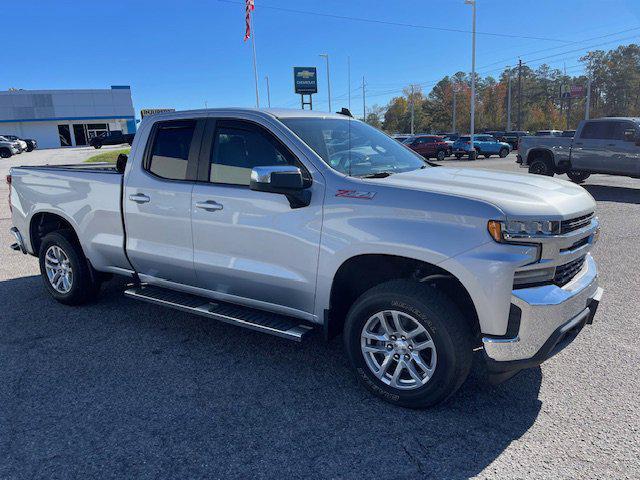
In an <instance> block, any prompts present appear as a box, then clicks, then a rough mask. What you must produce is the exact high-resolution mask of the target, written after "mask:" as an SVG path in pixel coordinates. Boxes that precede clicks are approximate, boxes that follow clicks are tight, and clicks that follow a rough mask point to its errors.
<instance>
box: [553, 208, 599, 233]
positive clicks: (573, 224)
mask: <svg viewBox="0 0 640 480" xmlns="http://www.w3.org/2000/svg"><path fill="white" fill-rule="evenodd" d="M592 218H593V212H591V213H589V214H587V215H582V216H581V217H576V218H571V219H569V220H562V222H560V233H561V234H565V233H569V232H573V231H574V230H578V229H580V228H582V227H586V226H587V225H589V223H590V222H591V219H592Z"/></svg>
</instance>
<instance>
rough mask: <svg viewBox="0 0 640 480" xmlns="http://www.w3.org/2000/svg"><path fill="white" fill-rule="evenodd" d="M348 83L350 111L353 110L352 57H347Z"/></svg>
mask: <svg viewBox="0 0 640 480" xmlns="http://www.w3.org/2000/svg"><path fill="white" fill-rule="evenodd" d="M347 83H348V84H349V111H351V57H347Z"/></svg>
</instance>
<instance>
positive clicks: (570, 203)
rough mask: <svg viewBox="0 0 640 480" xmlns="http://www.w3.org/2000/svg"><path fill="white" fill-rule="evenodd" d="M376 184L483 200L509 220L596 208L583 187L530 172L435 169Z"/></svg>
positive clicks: (573, 214)
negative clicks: (500, 211) (496, 208)
mask: <svg viewBox="0 0 640 480" xmlns="http://www.w3.org/2000/svg"><path fill="white" fill-rule="evenodd" d="M376 183H379V184H384V185H387V186H393V187H397V188H403V189H410V190H420V191H428V192H435V193H443V194H447V195H455V196H460V197H465V198H473V199H476V200H481V201H484V202H488V203H490V204H493V205H495V206H496V207H498V208H499V209H500V210H502V211H503V212H504V213H505V215H506V216H507V217H509V218H516V217H518V218H539V217H543V218H551V217H554V219H558V220H560V219H567V218H572V217H576V216H579V215H582V214H586V213H590V212H593V211H594V210H595V208H596V203H595V201H594V199H593V197H592V196H591V195H590V194H589V192H587V191H586V190H585V189H584V188H582V187H580V186H578V185H575V184H573V183H571V182H568V181H565V180H560V179H557V178H552V177H544V176H541V175H532V174H528V173H527V174H521V173H507V172H499V171H495V170H483V169H476V168H449V167H433V168H424V169H422V170H414V171H411V172H405V173H398V174H394V175H391V176H389V177H387V178H384V179H379V180H376Z"/></svg>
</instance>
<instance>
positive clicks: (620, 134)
mask: <svg viewBox="0 0 640 480" xmlns="http://www.w3.org/2000/svg"><path fill="white" fill-rule="evenodd" d="M608 123H609V125H610V128H609V135H608V138H609V139H610V140H619V141H621V142H624V141H625V140H626V137H625V132H626V131H627V130H634V127H633V124H632V123H630V122H608Z"/></svg>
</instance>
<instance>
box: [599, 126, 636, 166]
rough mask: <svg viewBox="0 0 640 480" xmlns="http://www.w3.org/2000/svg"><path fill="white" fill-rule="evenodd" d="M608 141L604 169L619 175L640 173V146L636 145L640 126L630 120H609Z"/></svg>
mask: <svg viewBox="0 0 640 480" xmlns="http://www.w3.org/2000/svg"><path fill="white" fill-rule="evenodd" d="M607 126H608V128H607V132H606V134H607V142H606V145H605V148H604V151H603V156H602V169H603V171H605V172H611V173H615V174H618V175H634V176H635V175H640V146H638V145H636V141H637V138H638V127H637V126H636V124H634V123H633V122H630V121H628V120H611V121H608V122H607Z"/></svg>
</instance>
